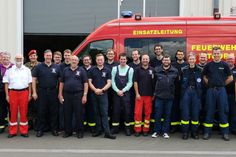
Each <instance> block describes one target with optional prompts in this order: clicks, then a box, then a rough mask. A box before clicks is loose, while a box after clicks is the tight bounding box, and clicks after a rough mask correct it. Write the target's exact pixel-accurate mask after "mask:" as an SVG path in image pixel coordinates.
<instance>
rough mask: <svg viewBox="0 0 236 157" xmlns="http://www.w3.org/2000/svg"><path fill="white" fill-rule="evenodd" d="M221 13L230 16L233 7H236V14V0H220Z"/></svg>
mask: <svg viewBox="0 0 236 157" xmlns="http://www.w3.org/2000/svg"><path fill="white" fill-rule="evenodd" d="M219 1H220V4H219V8H220V13H221V15H223V16H229V15H230V14H231V10H230V9H231V8H232V7H235V10H234V14H235V15H236V13H235V12H236V0H219Z"/></svg>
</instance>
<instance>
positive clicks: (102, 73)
mask: <svg viewBox="0 0 236 157" xmlns="http://www.w3.org/2000/svg"><path fill="white" fill-rule="evenodd" d="M88 78H89V79H92V84H93V85H94V87H95V88H99V89H101V88H103V87H104V86H105V85H106V84H107V80H111V70H109V69H108V68H107V67H105V66H104V67H103V68H102V69H101V70H100V69H98V67H97V66H95V67H93V68H91V70H89V72H88Z"/></svg>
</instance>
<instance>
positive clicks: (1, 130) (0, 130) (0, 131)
mask: <svg viewBox="0 0 236 157" xmlns="http://www.w3.org/2000/svg"><path fill="white" fill-rule="evenodd" d="M3 127H4V126H3ZM4 130H5V128H1V129H0V134H2V133H3V132H4Z"/></svg>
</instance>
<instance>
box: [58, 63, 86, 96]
mask: <svg viewBox="0 0 236 157" xmlns="http://www.w3.org/2000/svg"><path fill="white" fill-rule="evenodd" d="M61 82H63V83H64V92H68V93H76V92H81V91H83V90H84V83H87V82H88V77H87V74H86V72H85V70H84V69H83V68H82V67H78V68H76V69H75V70H74V71H73V70H72V69H71V68H70V67H67V68H65V70H64V71H63V73H62V76H61Z"/></svg>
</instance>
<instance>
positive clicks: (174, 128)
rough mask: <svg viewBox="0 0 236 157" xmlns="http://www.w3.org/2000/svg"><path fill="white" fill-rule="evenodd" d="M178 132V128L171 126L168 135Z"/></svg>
mask: <svg viewBox="0 0 236 157" xmlns="http://www.w3.org/2000/svg"><path fill="white" fill-rule="evenodd" d="M177 131H178V126H172V128H171V129H170V133H171V134H173V133H175V132H177Z"/></svg>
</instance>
